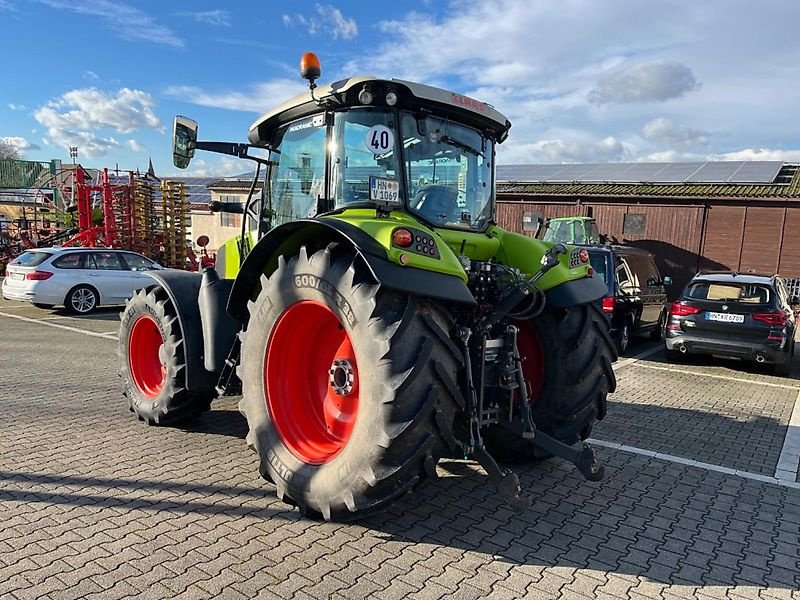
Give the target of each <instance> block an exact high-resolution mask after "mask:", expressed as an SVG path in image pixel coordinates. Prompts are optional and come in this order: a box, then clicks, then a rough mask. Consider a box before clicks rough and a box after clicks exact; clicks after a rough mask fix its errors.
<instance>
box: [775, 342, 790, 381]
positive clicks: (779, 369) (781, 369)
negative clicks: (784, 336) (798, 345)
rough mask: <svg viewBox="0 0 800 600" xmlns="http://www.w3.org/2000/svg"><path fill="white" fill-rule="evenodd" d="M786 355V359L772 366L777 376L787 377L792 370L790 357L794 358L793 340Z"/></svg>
mask: <svg viewBox="0 0 800 600" xmlns="http://www.w3.org/2000/svg"><path fill="white" fill-rule="evenodd" d="M787 354H788V356H787V357H786V361H785V362H782V363H777V364H775V365H773V366H772V372H773V373H774V374H775V375H777V376H779V377H788V376H789V373H790V372H791V371H792V359H793V358H794V342H792V347H791V349H790V350H789V352H787Z"/></svg>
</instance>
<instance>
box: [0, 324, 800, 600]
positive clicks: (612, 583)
mask: <svg viewBox="0 0 800 600" xmlns="http://www.w3.org/2000/svg"><path fill="white" fill-rule="evenodd" d="M0 312H2V308H0ZM113 352H114V342H113V341H111V340H107V339H103V338H94V337H87V336H83V335H81V334H78V333H74V332H70V331H65V330H59V329H53V328H48V327H44V326H41V325H34V324H30V323H23V322H21V321H18V320H14V319H9V318H7V317H2V316H0V381H2V384H0V416H1V417H2V418H1V419H0V598H5V597H9V598H26V599H27V598H38V597H52V598H77V597H97V598H103V599H106V598H122V597H129V596H136V597H142V598H173V597H180V598H250V597H256V596H258V597H264V598H290V597H291V598H328V597H332V598H405V597H415V598H439V597H446V598H450V597H456V598H484V597H488V598H498V599H499V598H523V597H528V598H539V597H542V598H558V597H563V598H687V597H697V598H722V597H728V598H742V597H743V598H757V597H760V598H789V597H793V596H794V597H800V596H798V595H797V590H798V589H799V588H800V554H799V552H800V550H798V549H799V548H800V490H794V489H787V488H786V487H781V486H776V485H770V484H764V483H761V482H757V481H749V480H746V479H742V478H739V477H734V476H727V475H723V474H719V473H711V472H707V471H705V470H701V469H697V468H692V467H687V466H684V465H680V464H675V463H670V462H665V461H661V460H654V459H647V458H644V457H640V456H636V455H631V454H626V453H622V452H613V451H609V450H605V449H600V451H599V454H600V456H601V458H602V460H603V461H604V463H605V464H606V468H607V477H606V479H605V480H604V481H603V482H601V483H598V484H592V483H587V482H585V481H583V480H582V479H581V478H579V477H578V476H576V474H575V472H574V469H573V468H572V467H571V466H569V465H565V464H564V463H561V462H558V461H548V462H546V463H543V464H539V465H534V466H530V467H527V468H523V469H520V470H519V472H520V475H521V479H522V482H523V485H524V486H525V487H526V488H527V489H528V490H530V491H531V492H532V493H533V494H534V495H535V497H536V502H535V504H534V506H533V508H532V509H531V510H530V511H528V512H526V513H524V514H522V515H517V514H515V513H513V512H511V511H509V510H508V509H507V508H506V507H505V506H503V505H502V504H501V503H500V502H499V501H498V499H497V497H496V496H495V495H494V494H493V493H492V491H491V489H490V488H489V487H488V486H487V485H486V483H485V481H484V479H483V477H482V476H481V475H480V474H479V473H478V471H477V470H476V469H475V467H474V466H473V465H471V464H469V463H465V462H459V461H450V462H446V463H443V464H442V465H441V468H440V474H441V478H440V479H439V480H438V481H437V482H435V483H433V484H431V485H428V486H426V487H423V488H422V489H420V490H419V491H418V492H417V493H415V494H414V495H412V496H409V497H408V498H406V499H404V500H403V501H402V502H400V503H399V504H397V505H395V507H393V509H392V511H391V512H389V513H386V514H384V515H381V516H377V517H373V518H371V519H369V520H368V521H366V522H363V523H360V524H355V525H339V524H330V523H318V522H313V521H308V520H305V519H302V518H301V517H300V516H299V515H298V514H297V513H296V512H295V511H293V510H291V509H289V508H288V507H287V506H286V505H283V504H282V503H280V502H278V501H277V500H276V499H275V498H274V496H273V494H272V492H271V490H270V489H269V487H268V486H267V485H266V484H264V483H263V482H262V481H261V480H260V479H259V478H258V476H257V474H256V465H255V456H254V455H252V454H251V453H250V452H249V451H248V450H247V449H246V447H245V445H244V441H243V439H242V438H243V436H244V433H245V423H244V420H243V418H242V417H241V416H240V415H239V414H238V412H236V410H235V405H236V399H224V400H222V401H221V402H218V403H215V408H214V410H213V411H212V412H210V413H208V414H206V415H205V416H204V417H203V418H202V419H201V420H200V421H199V422H198V423H197V424H196V425H195V426H194V427H193V430H192V431H185V430H180V429H156V428H148V427H145V426H144V425H143V424H141V423H139V422H137V421H136V420H135V419H133V418H132V417H131V416H130V414H129V413H128V412H127V409H126V408H125V407H124V405H123V403H122V400H121V398H120V396H119V394H118V391H117V388H116V381H115V379H116V368H115V364H114V354H113ZM640 370H641V371H647V372H648V373H651V371H653V370H652V369H643V368H642V369H640ZM626 371H627V373H626ZM634 371H635V367H634V366H631V367H624V368H623V369H621V370H620V381H621V383H622V385H621V387H620V392H619V393H618V394H617V395H616V397H615V403H614V406H613V408H614V411H613V412H611V413H610V415H609V421H608V423H609V426H608V427H611V425H610V424H611V423H612V422H613V419H628V418H629V417H627V416H625V410H626V408H625V407H626V406H627V405H631V406H634V407H636V406H637V405H638V404H639V402H640V399H639V398H638V397H637V396H636V394H637V393H639V392H638V390H640V388H641V386H646V387H647V389H650V390H654V391H655V393H654V396H653V400H654V401H656V400H658V399H659V397H660V395H661V393H662V391H663V390H662V389H660V387H659V386H654V385H653V384H652V381H651V382H650V383H647V381H644V380H643V381H642V382H641V386H638V387H637V385H636V384H635V383H634V379H635V375H633V373H634ZM636 376H638V375H636ZM628 377H630V380H631V382H630V383H629V382H628V380H627V378H628ZM681 385H683V384H681ZM712 389H713V388H712ZM773 391H780V389H779V388H773ZM742 393H744V394H750V393H751V391H750V390H749V389H748V388H742ZM629 396H631V397H629ZM714 406H717V408H719V409H720V410H729V409H728V408H726V407H725V406H722V405H719V404H714ZM693 410H696V411H697V412H702V411H701V407H700V405H699V404H696V405H695V407H694V409H693ZM708 410H709V411H710V410H711V409H710V408H709V409H708ZM730 410H733V409H730ZM661 414H662V419H663V420H664V423H665V426H667V427H669V426H670V425H669V424H668V423H667V420H668V419H670V418H674V417H675V410H674V408H673V407H671V406H668V407H667V408H666V409H664V410H663V411H662V412H661ZM678 414H679V413H678ZM726 414H729V413H726ZM769 414H770V415H772V414H773V413H769ZM780 414H781V415H782V414H783V413H782V412H781V413H780ZM773 416H774V415H773ZM726 418H728V417H726ZM743 418H745V417H743ZM772 418H773V417H769V416H768V417H766V421H769V419H772ZM774 418H775V419H779V418H782V417H780V416H774ZM728 420H731V419H729V418H728ZM766 421H765V422H764V423H762V424H763V425H765V428H762V429H764V430H765V431H768V430H769V423H767V422H766ZM737 422H738V421H737ZM603 427H606V425H604V426H603ZM674 429H675V431H678V430H680V427H675V428H674ZM598 431H600V430H598ZM603 431H605V430H603ZM754 431H755V430H754ZM628 437H629V436H628V434H627V433H626V435H625V438H624V439H622V440H615V441H626V442H629V440H628ZM763 439H764V440H769V439H772V438H770V436H769V435H768V434H765V436H764V438H763ZM682 443H684V442H683V440H680V439H679V440H677V442H676V444H682ZM764 443H767V442H766V441H765V442H764ZM676 450H677V448H675V447H673V448H672V452H673V453H675V452H676ZM693 458H697V457H693Z"/></svg>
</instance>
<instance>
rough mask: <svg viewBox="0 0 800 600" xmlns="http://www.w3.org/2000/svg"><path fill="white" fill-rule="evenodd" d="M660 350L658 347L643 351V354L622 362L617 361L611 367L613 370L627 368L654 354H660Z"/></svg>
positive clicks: (624, 359)
mask: <svg viewBox="0 0 800 600" xmlns="http://www.w3.org/2000/svg"><path fill="white" fill-rule="evenodd" d="M661 349H662V348H661V346H660V345H659V346H656V347H655V348H650V350H645V351H644V352H640V353H639V354H636V355H634V356H631V357H630V358H623V359H622V360H618V361H617V362H615V363H614V365H613V366H614V368H615V369H619V368H621V367H627V366H628V365H632V364H634V363H637V362H639V361H640V360H641V359H643V358H647V357H648V356H652V355H653V354H655V353H656V352H660V351H661Z"/></svg>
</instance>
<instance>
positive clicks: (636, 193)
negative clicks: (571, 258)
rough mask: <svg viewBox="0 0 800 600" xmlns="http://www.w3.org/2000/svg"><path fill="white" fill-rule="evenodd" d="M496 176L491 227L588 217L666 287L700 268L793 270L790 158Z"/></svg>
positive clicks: (798, 215)
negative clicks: (649, 259)
mask: <svg viewBox="0 0 800 600" xmlns="http://www.w3.org/2000/svg"><path fill="white" fill-rule="evenodd" d="M497 181H498V183H497V200H498V208H497V213H498V214H497V221H498V224H499V225H500V226H502V227H505V228H508V229H510V230H512V231H518V232H521V233H522V232H524V233H528V234H529V235H533V233H534V232H533V229H534V228H533V227H531V224H535V223H536V222H537V219H538V218H551V217H565V216H575V215H585V216H593V217H594V218H595V219H597V223H598V227H599V229H600V232H601V233H604V234H606V235H607V236H609V238H610V239H613V240H616V241H618V242H620V243H625V244H630V245H632V246H638V247H641V248H645V249H647V250H649V251H650V252H652V253H653V254H654V255H655V256H656V260H657V262H658V264H659V268H660V269H661V270H662V272H663V273H664V274H669V275H671V276H672V277H673V280H674V282H675V283H674V285H673V288H674V289H673V290H671V291H672V292H673V294H674V293H677V291H678V290H679V289H680V287H681V286H682V285H683V284H684V283H685V282H686V281H687V280H688V279H689V278H690V277H691V276H692V275H693V274H694V273H696V272H697V271H699V270H701V269H732V270H737V271H741V272H745V273H755V272H758V273H780V274H781V275H783V276H784V277H786V278H800V235H798V232H800V168H799V166H798V165H797V164H788V163H783V162H777V161H749V162H747V161H735V162H734V161H726V162H705V163H615V164H584V165H506V166H498V168H497ZM526 230H527V231H526Z"/></svg>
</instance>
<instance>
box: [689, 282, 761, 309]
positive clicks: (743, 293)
mask: <svg viewBox="0 0 800 600" xmlns="http://www.w3.org/2000/svg"><path fill="white" fill-rule="evenodd" d="M686 297H687V298H689V299H692V300H706V301H709V302H740V303H743V304H771V303H772V302H773V300H774V293H773V291H772V289H770V288H769V287H768V286H766V285H759V284H753V283H736V282H727V281H724V282H720V281H698V282H695V283H692V284H690V285H689V287H688V288H687V290H686Z"/></svg>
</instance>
